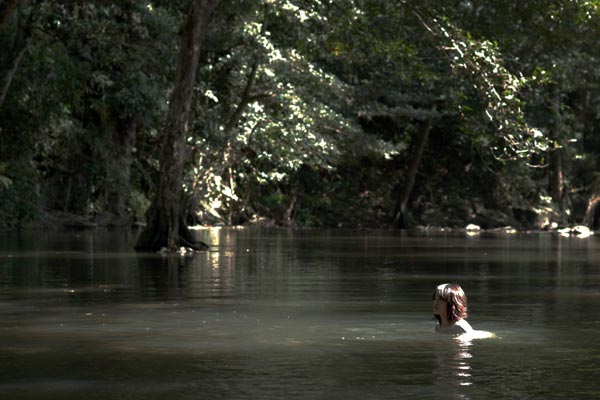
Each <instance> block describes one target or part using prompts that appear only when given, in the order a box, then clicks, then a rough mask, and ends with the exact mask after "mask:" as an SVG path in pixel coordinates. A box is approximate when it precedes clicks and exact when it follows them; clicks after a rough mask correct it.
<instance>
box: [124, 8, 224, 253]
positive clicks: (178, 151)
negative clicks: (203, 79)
mask: <svg viewBox="0 0 600 400" xmlns="http://www.w3.org/2000/svg"><path fill="white" fill-rule="evenodd" d="M217 3H218V0H192V1H191V2H190V6H189V11H188V15H187V22H186V25H185V29H184V31H183V34H182V37H181V48H180V50H179V58H178V61H177V73H176V78H175V87H174V88H173V92H172V93H171V97H170V101H169V111H168V114H167V121H166V124H165V127H164V129H163V130H162V132H161V136H160V139H161V152H160V158H159V162H160V174H159V175H160V178H159V183H158V187H157V189H156V194H155V196H154V199H153V201H152V204H151V205H150V209H149V210H148V221H147V222H148V225H147V227H146V229H144V231H143V232H142V233H141V235H140V237H139V240H138V243H137V245H136V249H138V250H151V251H156V250H159V249H161V248H162V247H166V248H167V249H169V250H175V249H177V248H179V247H180V246H181V245H186V246H190V245H194V243H189V239H193V237H192V235H191V234H190V232H189V230H188V229H187V226H186V225H185V222H184V218H183V215H182V211H183V210H182V207H181V206H182V180H183V169H184V165H185V161H186V158H187V151H186V146H185V142H186V137H187V133H188V123H189V113H190V104H191V101H192V94H193V88H194V84H195V81H196V71H197V69H198V62H199V56H200V50H201V47H202V42H203V40H204V33H205V31H206V27H207V25H208V23H209V21H210V18H211V16H212V13H213V11H214V9H215V7H216V6H217ZM194 247H196V248H204V249H205V248H206V245H205V244H203V243H201V244H198V245H196V246H194Z"/></svg>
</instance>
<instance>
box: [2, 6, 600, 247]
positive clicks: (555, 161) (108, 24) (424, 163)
mask: <svg viewBox="0 0 600 400" xmlns="http://www.w3.org/2000/svg"><path fill="white" fill-rule="evenodd" d="M206 1H207V0H204V1H202V0H190V1H176V2H172V1H171V2H167V1H146V2H139V1H133V0H127V1H120V2H112V1H106V0H95V1H89V2H84V3H83V2H68V1H60V0H7V1H2V2H0V46H2V48H3V49H6V51H3V52H2V53H1V54H0V85H1V86H0V227H1V228H3V229H14V228H19V227H23V226H27V225H29V224H36V223H37V224H39V223H40V221H42V222H44V221H48V220H49V219H51V218H52V216H55V215H56V214H57V213H69V215H79V216H84V217H87V218H89V219H90V220H94V221H96V222H98V223H100V222H102V223H106V224H112V225H125V224H129V223H131V222H132V221H134V220H135V221H144V220H146V217H147V215H150V214H152V213H156V212H157V210H156V207H154V206H152V207H150V205H151V203H156V202H158V200H157V198H158V197H160V196H159V195H158V193H161V191H163V190H164V187H163V186H164V184H161V179H162V180H164V179H166V178H168V179H171V180H172V181H171V183H170V185H171V186H169V187H170V189H169V190H168V191H167V192H168V193H169V195H170V196H172V197H173V196H174V198H176V199H177V204H178V206H177V207H175V208H173V210H175V211H174V212H175V213H176V214H177V217H176V219H177V220H180V221H181V223H182V224H184V225H185V224H198V223H200V224H224V225H235V224H266V225H275V226H299V227H302V226H312V227H338V226H349V227H357V226H365V227H371V226H377V227H388V226H395V227H411V226H416V225H424V226H464V225H466V224H468V223H477V224H479V225H481V226H484V227H497V226H502V225H513V226H522V227H544V226H550V225H551V223H552V222H556V223H557V224H559V225H564V224H569V223H572V224H574V223H580V222H581V221H583V220H584V215H585V214H586V211H587V212H588V215H587V219H586V221H587V222H586V223H588V224H589V225H594V224H595V221H596V219H597V218H594V217H593V216H592V217H590V215H589V212H590V211H591V212H592V213H594V212H595V205H596V202H597V199H599V198H600V192H599V190H598V188H599V187H600V185H598V184H596V180H597V177H598V171H599V168H600V166H599V165H598V163H597V161H596V160H598V156H599V153H600V136H599V135H600V134H599V131H598V130H599V129H600V124H599V122H600V113H599V111H598V110H600V90H599V83H600V67H599V65H600V46H599V45H598V43H597V42H598V41H597V38H598V37H600V1H585V0H551V1H538V0H526V1H521V2H496V1H491V0H483V1H477V2H475V1H469V0H442V1H439V0H436V1H433V0H425V1H423V0H421V1H414V0H404V1H398V2H389V1H384V0H340V1H327V0H231V1H222V2H219V3H218V4H216V2H215V4H212V3H211V2H210V1H209V2H208V3H211V4H212V6H214V10H213V11H211V13H210V18H209V19H207V20H206V21H205V23H204V25H205V26H204V28H203V29H204V31H203V33H202V35H203V36H202V37H203V40H202V46H199V47H198V51H199V53H198V62H197V66H195V65H190V66H191V68H192V69H193V72H194V76H193V77H192V81H191V82H192V83H191V84H190V85H189V86H185V85H184V86H183V87H186V88H188V89H190V90H191V91H190V92H189V99H188V100H189V111H186V113H188V114H187V117H186V121H184V120H179V121H180V122H182V123H184V125H185V129H183V128H182V129H180V130H179V132H180V133H181V148H180V150H178V151H177V154H173V150H172V147H171V148H170V149H171V150H169V147H168V146H170V145H168V144H167V143H166V140H167V139H166V138H167V136H165V132H166V130H168V128H167V127H168V126H169V124H172V123H173V121H175V120H176V119H177V118H179V116H180V114H177V115H175V114H173V113H174V112H176V111H177V109H176V107H175V105H174V104H173V102H174V101H176V99H177V97H176V93H177V91H178V90H181V86H178V84H179V85H180V84H181V82H180V81H178V79H179V78H178V76H179V75H178V74H179V73H180V71H181V70H180V68H181V61H179V64H178V57H179V59H180V58H181V54H182V46H185V41H184V40H183V39H184V37H185V32H186V30H185V29H186V28H185V27H186V23H187V22H186V21H189V9H190V5H194V4H195V5H197V6H198V7H200V10H201V11H200V12H207V11H206V9H205V8H202V7H204V6H206V4H204V3H205V2H206ZM208 3H207V4H208ZM202 10H204V11H202ZM178 87H179V88H180V89H178ZM181 110H183V109H179V111H177V112H179V113H181ZM169 155H170V156H175V157H174V158H173V157H171V158H172V159H173V160H178V162H179V163H180V164H181V171H180V172H168V170H167V169H165V166H166V165H167V164H168V163H170V162H175V161H165V160H167V158H168V157H167V156H169ZM171 175H172V176H171ZM161 185H163V186H161ZM179 191H180V193H179ZM163 204H164V201H163ZM149 208H150V209H151V210H152V209H154V211H151V212H150V214H147V211H148V209H149ZM179 208H180V209H179ZM158 213H159V214H164V209H163V210H158ZM169 218H170V219H173V218H175V217H173V216H171V217H169ZM161 224H164V222H163V223H161ZM171 236H172V235H171Z"/></svg>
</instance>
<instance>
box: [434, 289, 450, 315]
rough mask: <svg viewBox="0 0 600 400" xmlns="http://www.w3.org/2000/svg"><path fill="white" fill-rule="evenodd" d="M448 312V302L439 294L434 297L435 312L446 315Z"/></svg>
mask: <svg viewBox="0 0 600 400" xmlns="http://www.w3.org/2000/svg"><path fill="white" fill-rule="evenodd" d="M447 312H448V302H447V301H446V300H444V299H442V298H441V297H439V296H438V295H437V294H436V295H435V297H434V298H433V313H434V314H437V315H440V316H442V317H445V316H446V314H447Z"/></svg>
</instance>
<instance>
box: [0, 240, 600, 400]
mask: <svg viewBox="0 0 600 400" xmlns="http://www.w3.org/2000/svg"><path fill="white" fill-rule="evenodd" d="M199 235H200V236H202V238H203V239H204V240H205V241H207V242H210V243H211V244H212V245H213V247H212V248H211V250H210V251H208V252H205V253H200V254H196V255H194V256H188V257H170V258H169V257H161V256H160V255H157V254H156V255H155V254H145V255H140V254H136V253H134V252H132V251H131V250H130V249H131V244H132V243H133V242H134V240H135V237H134V236H133V235H132V234H129V233H126V232H106V231H98V232H85V233H23V234H21V235H3V236H0V343H1V344H0V398H2V399H67V398H69V399H70V398H83V399H281V398H295V399H401V398H406V399H419V398H422V399H433V398H456V399H481V398H507V399H508V398H511V399H549V398H590V399H594V398H600V379H599V378H598V376H600V238H598V237H590V238H587V239H578V238H563V237H559V236H556V235H552V234H530V235H525V234H518V235H496V236H493V235H481V236H477V237H467V236H464V235H460V234H454V235H437V236H423V235H410V234H407V233H399V232H396V233H394V232H386V231H372V232H348V231H316V230H315V231H287V230H274V231H261V230H226V229H222V230H206V231H201V232H200V233H199ZM446 281H459V282H460V283H461V284H462V285H463V287H464V289H465V291H466V292H467V294H468V296H469V303H470V317H469V321H470V322H471V324H472V325H473V326H474V327H475V328H477V329H483V330H488V331H492V332H495V333H496V334H497V336H498V338H496V339H485V340H474V341H473V342H471V343H458V342H456V341H454V340H452V339H449V338H447V337H445V336H440V335H436V334H434V333H433V321H432V315H431V293H432V291H433V288H434V287H435V286H436V285H437V284H438V283H441V282H446Z"/></svg>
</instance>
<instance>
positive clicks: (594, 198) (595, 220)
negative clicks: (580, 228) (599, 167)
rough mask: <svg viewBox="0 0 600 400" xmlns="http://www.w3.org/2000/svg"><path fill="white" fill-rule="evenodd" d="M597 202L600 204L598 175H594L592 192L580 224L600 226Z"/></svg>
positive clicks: (592, 227) (593, 227)
mask: <svg viewBox="0 0 600 400" xmlns="http://www.w3.org/2000/svg"><path fill="white" fill-rule="evenodd" d="M598 204H600V176H598V177H596V182H594V188H593V189H592V194H591V195H590V198H589V200H588V204H587V209H586V211H585V216H584V217H583V221H582V222H581V224H582V225H585V226H587V227H588V228H590V229H597V228H600V218H599V217H600V215H598Z"/></svg>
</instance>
